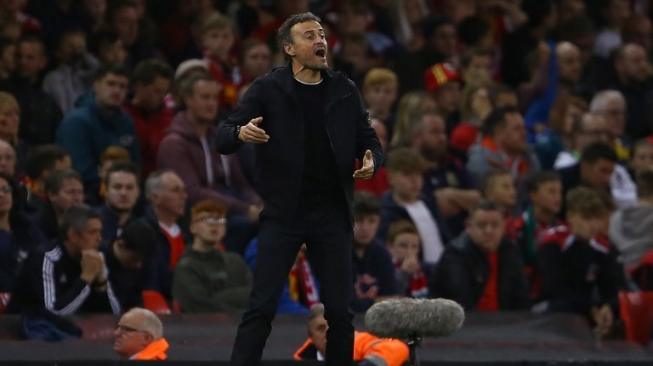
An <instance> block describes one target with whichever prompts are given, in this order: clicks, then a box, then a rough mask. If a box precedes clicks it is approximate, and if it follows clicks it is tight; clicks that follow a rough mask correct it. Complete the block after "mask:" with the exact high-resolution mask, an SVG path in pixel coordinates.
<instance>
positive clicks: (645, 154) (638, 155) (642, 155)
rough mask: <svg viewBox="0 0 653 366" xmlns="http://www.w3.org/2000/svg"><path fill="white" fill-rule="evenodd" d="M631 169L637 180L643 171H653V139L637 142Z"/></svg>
mask: <svg viewBox="0 0 653 366" xmlns="http://www.w3.org/2000/svg"><path fill="white" fill-rule="evenodd" d="M630 168H631V175H632V176H633V178H635V180H636V179H637V177H639V174H640V173H642V172H643V171H647V170H650V169H653V139H651V138H647V139H642V140H639V141H637V143H636V144H635V146H634V147H633V156H632V158H631V160H630Z"/></svg>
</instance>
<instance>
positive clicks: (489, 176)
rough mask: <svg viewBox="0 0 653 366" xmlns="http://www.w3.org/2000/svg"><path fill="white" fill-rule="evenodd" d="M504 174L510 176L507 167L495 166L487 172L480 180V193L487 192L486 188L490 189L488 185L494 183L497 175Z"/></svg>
mask: <svg viewBox="0 0 653 366" xmlns="http://www.w3.org/2000/svg"><path fill="white" fill-rule="evenodd" d="M505 175H507V176H509V177H510V178H512V174H510V171H509V170H507V169H500V168H497V169H492V170H490V171H489V172H487V173H486V174H485V176H484V177H483V179H482V181H481V193H483V194H484V195H485V194H486V193H487V190H488V189H490V185H492V183H494V180H495V179H497V178H498V177H503V176H505Z"/></svg>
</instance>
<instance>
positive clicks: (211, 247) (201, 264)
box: [172, 200, 252, 313]
mask: <svg viewBox="0 0 653 366" xmlns="http://www.w3.org/2000/svg"><path fill="white" fill-rule="evenodd" d="M226 213H227V209H226V207H225V206H224V205H221V204H220V203H218V202H216V201H212V200H204V201H200V202H199V203H197V204H195V205H194V206H193V208H192V210H191V226H190V231H191V233H192V234H193V243H192V246H191V247H190V248H187V249H186V251H185V252H184V256H183V257H182V258H181V260H180V261H179V263H178V264H177V267H176V269H175V276H174V279H173V283H172V296H173V298H174V299H175V300H176V301H177V302H178V303H179V305H180V307H181V310H182V311H183V312H187V313H207V312H234V311H243V310H245V308H246V307H247V301H248V299H249V292H250V291H251V289H252V274H251V272H250V271H249V268H247V265H246V264H245V261H244V260H243V259H242V258H241V257H240V256H239V255H238V254H235V253H230V252H226V251H224V250H219V249H218V247H219V245H220V243H221V242H222V239H223V238H224V235H225V233H226V230H227V229H226V223H227V219H226Z"/></svg>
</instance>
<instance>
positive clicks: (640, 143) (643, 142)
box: [630, 138, 653, 158]
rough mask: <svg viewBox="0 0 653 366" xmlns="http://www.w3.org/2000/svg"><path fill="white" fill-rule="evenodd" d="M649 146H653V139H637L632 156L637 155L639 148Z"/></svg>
mask: <svg viewBox="0 0 653 366" xmlns="http://www.w3.org/2000/svg"><path fill="white" fill-rule="evenodd" d="M649 146H653V139H649V138H643V139H639V140H637V141H636V142H635V144H634V145H633V150H632V154H630V155H631V158H632V157H634V156H635V153H637V150H639V149H641V148H643V147H649Z"/></svg>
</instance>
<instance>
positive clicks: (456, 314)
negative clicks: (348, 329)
mask: <svg viewBox="0 0 653 366" xmlns="http://www.w3.org/2000/svg"><path fill="white" fill-rule="evenodd" d="M464 320H465V311H464V310H463V308H462V307H461V306H460V305H459V304H458V303H457V302H455V301H452V300H447V299H410V298H405V299H393V300H385V301H381V302H378V303H376V304H374V305H373V306H372V307H371V308H370V309H369V310H368V311H367V313H366V314H365V325H366V326H367V329H368V331H369V332H370V333H372V334H374V335H376V336H379V337H382V338H400V339H407V338H414V337H443V336H447V335H450V334H452V333H454V332H455V331H457V330H458V329H460V327H461V326H462V325H463V321H464Z"/></svg>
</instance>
